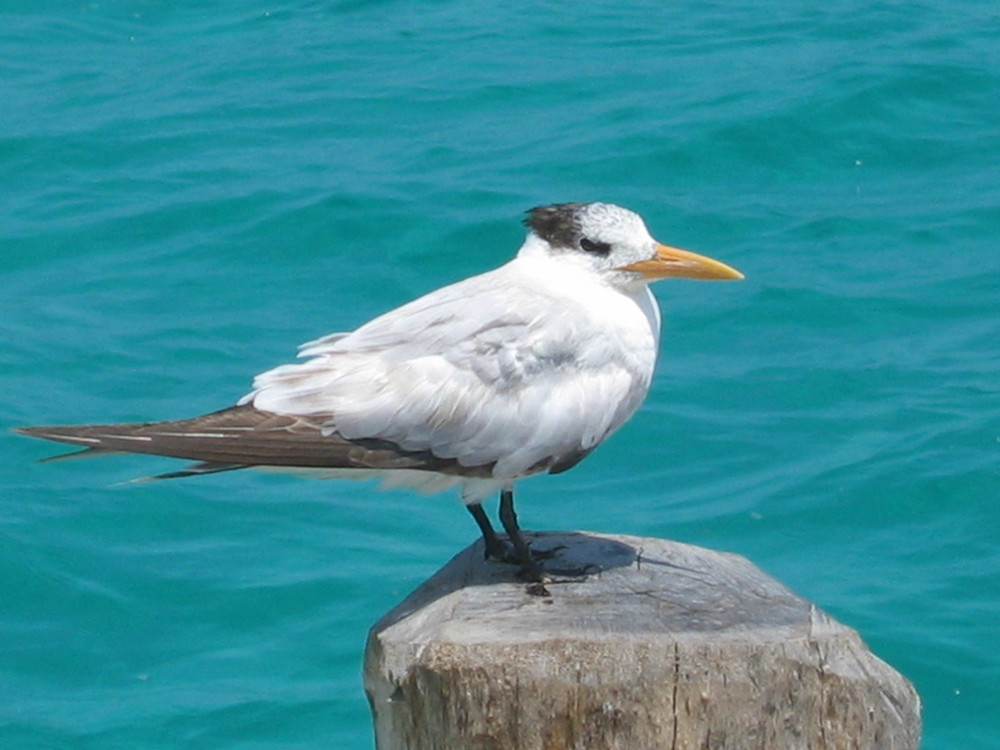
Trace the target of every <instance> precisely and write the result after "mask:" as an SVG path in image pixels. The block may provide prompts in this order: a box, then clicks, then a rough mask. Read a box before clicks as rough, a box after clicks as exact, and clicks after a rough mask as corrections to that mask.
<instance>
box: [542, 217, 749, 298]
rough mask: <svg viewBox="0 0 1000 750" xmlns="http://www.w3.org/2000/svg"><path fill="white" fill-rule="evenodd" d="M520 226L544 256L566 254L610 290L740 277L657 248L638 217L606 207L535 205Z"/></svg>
mask: <svg viewBox="0 0 1000 750" xmlns="http://www.w3.org/2000/svg"><path fill="white" fill-rule="evenodd" d="M524 224H525V226H527V227H528V228H529V229H530V230H531V233H532V234H533V235H535V237H537V239H538V240H541V241H542V242H543V243H544V245H545V251H546V252H548V253H551V254H553V255H562V256H567V257H568V258H571V259H572V260H573V262H574V264H576V265H583V266H584V267H587V268H589V269H591V270H592V271H593V272H595V273H598V274H599V275H601V276H602V277H604V278H606V279H607V280H608V281H609V283H612V284H614V285H616V286H622V287H634V286H635V285H636V284H648V283H649V282H651V281H655V280H657V279H665V278H670V277H679V278H688V279H742V278H743V274H742V273H740V272H739V271H737V270H736V269H734V268H731V267H729V266H727V265H726V264H725V263H720V262H719V261H717V260H713V259H712V258H708V257H705V256H704V255H698V254H697V253H691V252H688V251H687V250H680V249H678V248H676V247H670V246H668V245H662V244H660V243H659V242H657V241H656V240H654V239H653V238H652V236H650V234H649V230H648V229H646V224H645V223H644V222H643V220H642V218H641V217H640V216H639V215H638V214H636V213H634V212H632V211H629V210H628V209H625V208H622V207H621V206H616V205H614V204H611V203H558V204H556V205H553V206H539V207H538V208H533V209H531V210H530V211H528V212H527V215H526V217H525V219H524Z"/></svg>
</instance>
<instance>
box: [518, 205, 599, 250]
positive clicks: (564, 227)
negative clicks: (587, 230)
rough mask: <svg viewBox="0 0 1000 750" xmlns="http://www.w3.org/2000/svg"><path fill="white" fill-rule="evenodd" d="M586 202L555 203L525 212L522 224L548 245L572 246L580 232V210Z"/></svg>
mask: <svg viewBox="0 0 1000 750" xmlns="http://www.w3.org/2000/svg"><path fill="white" fill-rule="evenodd" d="M587 205H588V204H587V203H556V204H555V205H552V206H537V207H535V208H532V209H531V210H529V211H527V212H526V214H527V215H526V216H525V217H524V225H525V226H526V227H528V228H529V229H531V230H532V231H533V232H534V233H535V234H537V235H538V236H539V237H541V238H542V239H543V240H545V241H546V242H548V243H549V244H550V245H556V246H559V247H574V246H575V245H576V243H577V240H578V238H579V237H580V235H581V233H582V227H581V224H580V212H581V209H582V208H583V207H584V206H587Z"/></svg>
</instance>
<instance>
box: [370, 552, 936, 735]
mask: <svg viewBox="0 0 1000 750" xmlns="http://www.w3.org/2000/svg"><path fill="white" fill-rule="evenodd" d="M530 538H531V540H532V547H533V548H534V549H536V550H549V551H550V552H551V553H552V554H551V556H550V557H549V558H548V559H547V560H546V561H545V569H546V571H547V572H548V573H549V574H550V576H551V578H552V582H551V583H547V584H546V587H547V589H548V592H547V594H548V595H545V596H538V595H537V592H536V593H535V594H534V595H533V594H532V593H531V592H530V591H529V590H528V587H526V586H525V584H524V583H523V582H520V581H518V580H517V579H516V577H515V569H514V568H513V567H512V566H508V565H502V564H498V563H493V562H489V561H486V560H484V559H483V547H482V545H481V544H478V543H477V544H474V545H472V546H471V547H469V548H467V549H466V550H465V551H463V552H462V553H460V554H459V555H458V556H456V557H455V558H454V559H453V560H451V561H450V562H449V563H448V564H447V565H445V567H444V568H442V569H441V570H440V571H438V572H437V573H436V574H435V575H434V576H432V577H431V578H430V579H429V580H428V581H427V582H426V583H424V584H423V585H422V586H420V587H419V588H418V589H417V590H416V591H414V592H413V593H412V594H411V595H410V596H408V597H406V599H404V600H403V602H401V603H400V604H399V606H397V607H396V608H394V609H393V610H392V611H391V612H389V613H388V614H386V615H385V616H384V617H383V618H382V619H380V620H379V621H378V622H377V623H376V624H375V625H374V626H373V627H372V629H371V632H370V634H369V638H368V644H367V649H366V658H365V689H366V693H367V695H368V698H369V702H370V704H371V708H372V714H373V718H374V723H375V737H376V744H377V746H378V748H379V750H425V749H426V750H429V749H430V748H447V749H448V750H464V749H465V748H468V749H469V750H472V749H475V750H483V749H485V748H498V749H499V748H503V749H504V750H508V749H514V750H535V749H536V748H537V750H563V749H568V748H574V749H579V750H583V749H584V748H595V747H600V748H608V749H611V750H616V749H618V748H621V749H622V750H625V749H626V748H628V749H629V750H637V749H641V748H661V747H667V748H672V749H673V750H680V749H681V748H691V749H692V750H694V748H726V750H730V749H737V750H738V749H740V748H748V749H749V748H767V749H768V750H779V749H781V748H840V747H844V748H854V747H873V748H874V747H878V748H899V749H904V748H905V749H906V750H910V749H912V748H916V747H917V744H918V742H919V735H920V702H919V698H918V697H917V695H916V693H915V692H914V690H913V687H912V685H910V683H909V682H907V681H906V680H905V678H903V677H902V676H901V675H899V674H898V673H897V672H895V671H894V670H893V669H892V668H891V667H889V666H888V665H887V664H885V663H884V662H882V661H881V660H879V659H878V658H877V657H875V656H874V655H872V654H871V652H869V651H868V649H867V648H866V647H865V645H864V644H863V643H862V642H861V639H860V638H859V637H858V635H857V634H856V633H855V632H854V631H853V630H850V629H849V628H847V627H845V626H843V625H841V624H840V623H837V622H836V621H834V620H832V619H831V618H829V617H828V616H827V615H826V614H825V613H823V612H821V611H820V610H818V609H817V608H816V607H815V606H814V605H812V604H811V603H810V602H808V601H806V600H805V599H802V598H801V597H799V596H797V595H795V594H794V593H792V592H791V591H790V590H789V589H787V588H786V587H785V586H783V585H782V584H780V583H779V582H778V581H776V580H774V579H773V578H771V577H769V576H767V575H766V574H765V573H763V572H762V571H760V570H759V569H758V568H756V567H755V566H753V565H752V564H751V563H750V562H749V561H747V560H746V559H745V558H742V557H739V556H737V555H731V554H725V553H720V552H714V551H711V550H706V549H703V548H699V547H693V546H690V545H684V544H679V543H676V542H670V541H666V540H661V539H648V538H638V537H628V536H609V535H599V534H588V533H582V532H572V533H545V534H532V535H530ZM585 566H590V570H592V571H594V572H593V573H592V574H590V575H587V576H582V577H581V576H577V577H572V578H570V577H567V578H560V575H559V573H558V572H557V571H559V570H563V569H567V570H579V569H580V568H583V567H585Z"/></svg>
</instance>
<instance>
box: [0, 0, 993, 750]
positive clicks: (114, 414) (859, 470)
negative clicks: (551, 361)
mask: <svg viewBox="0 0 1000 750" xmlns="http://www.w3.org/2000/svg"><path fill="white" fill-rule="evenodd" d="M0 24H2V27H0V29H2V30H0V64H2V68H3V71H4V73H3V75H2V76H0V102H2V113H0V344H2V346H0V366H2V388H0V427H2V428H3V431H2V434H0V444H2V448H0V456H2V458H0V461H2V467H3V471H2V473H0V482H2V486H0V602H2V606H0V748H3V749H4V750H7V749H8V748H9V749H15V748H17V749H19V748H44V749H50V748H51V749H53V750H55V749H57V748H58V749H62V748H66V749H73V750H81V749H82V750H96V749H105V748H180V747H184V748H213V749H214V748H253V749H254V750H264V749H267V750H271V749H274V750H277V749H278V748H281V749H282V750H286V749H288V748H320V747H324V748H338V749H340V748H348V749H353V748H362V749H364V748H371V747H372V744H373V742H372V737H371V730H370V723H369V715H368V707H367V704H366V701H365V698H364V695H363V692H362V688H361V678H360V670H361V657H362V648H363V644H364V640H365V636H366V632H367V629H368V627H369V626H370V625H371V624H372V623H373V622H374V621H375V620H376V619H377V618H378V617H379V616H380V615H381V614H382V613H384V612H385V611H387V610H388V609H390V608H391V607H393V606H394V605H395V604H396V603H397V602H398V601H399V600H400V599H401V598H402V597H403V596H404V595H406V594H407V593H408V592H409V591H410V590H412V589H413V588H414V587H416V586H417V585H418V584H419V583H421V582H422V581H423V580H425V579H426V578H427V577H428V576H430V575H431V574H432V573H433V572H434V571H435V570H437V568H438V567H439V566H441V565H442V564H444V563H445V562H446V561H447V560H449V559H450V558H451V557H452V556H453V555H454V554H456V553H457V552H458V551H460V550H461V549H462V548H463V547H465V546H466V545H467V544H469V543H471V542H472V541H473V540H474V539H475V537H476V530H475V527H474V525H473V524H472V522H471V520H470V518H469V517H468V516H467V514H466V513H465V512H464V511H463V510H462V508H461V506H460V505H459V503H458V502H457V499H456V498H455V497H454V496H452V495H440V496H433V497H424V496H419V495H414V494H411V493H408V492H405V491H388V492H378V491H377V490H376V488H375V487H373V486H372V485H370V484H365V483H354V482H318V481H306V480H302V479H298V478H294V477H287V476H274V475H266V474H258V473H251V472H234V473H229V474H223V475H217V476H212V477H206V478H202V479H198V480H178V481H172V482H158V483H145V484H128V480H130V479H133V478H135V477H139V476H144V475H148V474H151V473H155V472H157V471H169V470H171V469H174V468H177V467H178V466H179V465H180V464H179V463H178V462H174V461H170V460H167V459H157V458H142V457H134V456H123V457H111V458H105V459H102V460H94V461H71V462H65V463H54V464H38V463H36V461H37V459H40V458H43V457H45V456H49V455H52V454H53V453H57V452H59V449H58V447H57V446H55V445H54V444H49V445H47V444H43V443H42V442H39V441H33V440H28V439H26V438H22V437H19V436H16V435H13V434H12V433H10V432H9V428H10V427H13V426H17V425H26V424H45V423H77V422H99V421H126V420H153V419H162V418H171V417H182V416H193V415H195V414H198V413H201V412H204V411H209V410H214V409H217V408H222V407H224V406H228V405H230V404H232V403H233V402H235V400H236V399H237V398H239V397H240V396H241V395H243V394H244V393H245V392H247V391H248V390H249V387H250V381H251V378H252V376H253V375H254V374H255V373H257V372H260V371H262V370H265V369H268V368H270V367H272V366H274V365H277V364H281V363H283V362H288V361H292V360H293V358H294V356H295V347H296V346H297V345H298V344H299V343H301V342H304V341H307V340H309V339H312V338H315V337H317V336H319V335H322V334H324V333H328V332H331V331H338V330H349V329H351V328H353V327H355V326H357V325H359V324H360V323H362V322H364V321H365V320H367V319H369V318H370V317H372V316H374V315H376V314H378V313H380V312H383V311H385V310H388V309H390V308H392V307H394V306H396V305H399V304H401V303H403V302H406V301H408V300H410V299H412V298H414V297H416V296H418V295H420V294H422V293H424V292H427V291H429V290H431V289H434V288H436V287H438V286H441V285H443V284H446V283H449V282H452V281H455V280H458V279H460V278H462V277H465V276H468V275H471V274H474V273H478V272H480V271H484V270H487V269H490V268H492V267H494V266H497V265H499V264H501V263H503V262H505V261H506V260H507V259H508V258H509V257H511V256H512V254H513V253H514V252H515V251H516V250H517V248H518V246H519V245H520V242H521V240H522V238H523V234H524V230H523V228H522V227H521V225H520V223H519V222H520V219H521V215H522V212H523V211H524V210H525V209H528V208H530V207H532V206H536V205H539V204H546V203H555V202H563V201H586V200H607V201H612V202H615V203H619V204H622V205H625V206H628V207H630V208H632V209H634V210H636V211H638V212H639V213H641V214H642V215H643V216H644V217H645V219H646V221H647V223H648V225H649V227H650V229H651V231H652V233H653V234H654V236H656V237H657V238H658V239H660V240H661V241H663V242H666V243H669V244H674V245H679V246H681V247H685V248H689V249H691V250H695V251H698V252H703V253H706V254H709V255H712V256H715V257H718V258H720V259H722V260H725V261H726V262H729V263H731V264H732V265H734V266H736V267H738V268H740V269H741V270H742V271H744V272H745V273H746V276H747V278H746V280H745V281H743V282H741V283H728V284H707V283H700V282H689V281H670V282H663V283H661V284H659V285H658V286H657V287H656V293H657V296H658V298H659V300H660V304H661V307H662V309H663V314H664V325H665V330H664V338H663V342H662V356H661V360H660V365H659V369H658V372H657V375H656V379H655V382H654V385H653V388H652V391H651V393H650V395H649V398H648V400H647V402H646V404H645V406H644V407H643V408H642V409H641V410H640V411H639V413H638V414H637V415H636V416H635V418H634V419H633V420H632V421H631V422H630V423H629V424H627V425H626V426H625V427H624V428H623V429H622V430H621V431H620V432H619V433H618V434H617V435H615V436H614V437H613V439H611V440H610V441H609V442H608V443H607V444H605V445H603V446H602V447H601V448H600V449H599V450H598V451H597V452H596V453H595V454H594V455H593V456H591V457H590V458H588V459H587V460H586V461H584V462H583V463H582V464H580V465H579V466H578V467H576V468H575V469H573V470H572V471H570V472H568V473H566V474H562V475H559V476H552V477H541V478H537V479H531V480H528V481H525V482H523V483H522V484H521V485H519V509H520V513H521V519H522V522H523V523H524V525H525V526H526V527H527V528H536V529H589V530H596V531H603V532H618V533H628V534H638V535H647V536H659V537H667V538H671V539H677V540H680V541H684V542H688V543H693V544H698V545H703V546H707V547H712V548H715V549H720V550H727V551H731V552H736V553H739V554H742V555H746V556H747V557H749V558H750V559H751V560H752V561H753V562H755V563H756V564H757V565H759V566H760V567H762V568H763V569H764V570H766V571H768V572H769V573H770V574H772V575H774V576H775V577H777V578H778V579H780V580H782V581H783V582H785V583H786V584H787V585H789V586H790V587H791V588H793V589H794V590H795V591H797V592H798V593H800V594H801V595H803V596H805V597H807V598H809V599H810V600H812V601H814V602H815V603H816V604H817V605H818V606H819V607H821V608H823V609H825V610H826V611H827V612H829V613H831V614H832V615H833V616H835V617H836V618H838V619H839V620H841V621H842V622H844V623H845V624H847V625H849V626H851V627H853V628H856V629H857V630H858V631H859V632H860V634H861V635H862V637H863V638H864V639H865V641H866V642H867V643H868V644H869V646H870V647H871V648H872V650H873V651H874V652H875V653H876V654H877V655H879V656H880V657H881V658H883V659H885V660H886V661H888V662H889V663H890V664H892V665H893V666H894V667H895V668H896V669H898V670H899V671H900V672H902V673H903V674H904V675H906V676H907V677H908V678H910V679H911V680H912V681H913V682H914V683H915V685H916V688H917V690H918V691H919V693H920V695H921V697H922V699H923V702H924V719H925V730H924V745H923V747H924V748H926V750H945V749H954V750H976V749H978V748H983V749H986V748H997V747H1000V646H998V644H1000V481H998V479H1000V472H998V464H1000V247H998V245H1000V243H998V237H1000V96H998V92H1000V10H998V6H997V4H996V3H995V2H987V1H985V0H982V1H979V0H944V1H943V2H935V3H931V2H907V3H903V2H893V1H888V0H887V1H884V2H874V3H860V2H846V3H827V4H817V3H801V2H788V1H787V0H785V1H784V2H782V1H780V0H779V1H778V2H773V3H759V2H746V1H744V2H731V3H717V2H705V1H704V0H698V2H692V1H688V2H684V1H683V0H682V1H681V2H676V3H665V2H650V1H648V0H646V1H645V2H632V3H623V2H610V1H604V2H587V1H582V2H576V3H557V2H534V3H521V2H501V3H497V2H478V1H476V0H473V1H472V2H469V1H468V0H466V1H463V2H455V1H454V0H444V1H443V2H435V3H431V2H402V1H401V0H382V1H375V2H360V1H359V0H342V1H335V2H320V1H316V2H287V1H279V2H276V3H267V4H263V3H246V2H236V1H235V0H222V1H220V2H214V3H201V2H191V1H187V2H183V1H182V2H165V1H162V2H158V1H156V0H147V1H145V2H139V1H137V0H133V1H129V0H122V1H121V2H109V1H107V0H94V1H93V2H85V1H84V0H79V1H78V2H66V1H62V2H57V1H56V0H50V1H49V2H45V1H44V0H42V1H39V0H32V2H27V1H26V0H8V1H7V2H5V3H4V6H3V9H2V10H0ZM491 510H492V509H491Z"/></svg>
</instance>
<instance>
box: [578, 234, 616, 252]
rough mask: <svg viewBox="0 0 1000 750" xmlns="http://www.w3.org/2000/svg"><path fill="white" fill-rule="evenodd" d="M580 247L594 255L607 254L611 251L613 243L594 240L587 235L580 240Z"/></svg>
mask: <svg viewBox="0 0 1000 750" xmlns="http://www.w3.org/2000/svg"><path fill="white" fill-rule="evenodd" d="M580 249H581V250H584V251H585V252H588V253H593V254H594V255H607V254H608V253H610V252H611V245H609V244H608V243H607V242H594V241H593V240H589V239H587V238H586V237H583V238H582V239H581V240H580Z"/></svg>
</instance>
